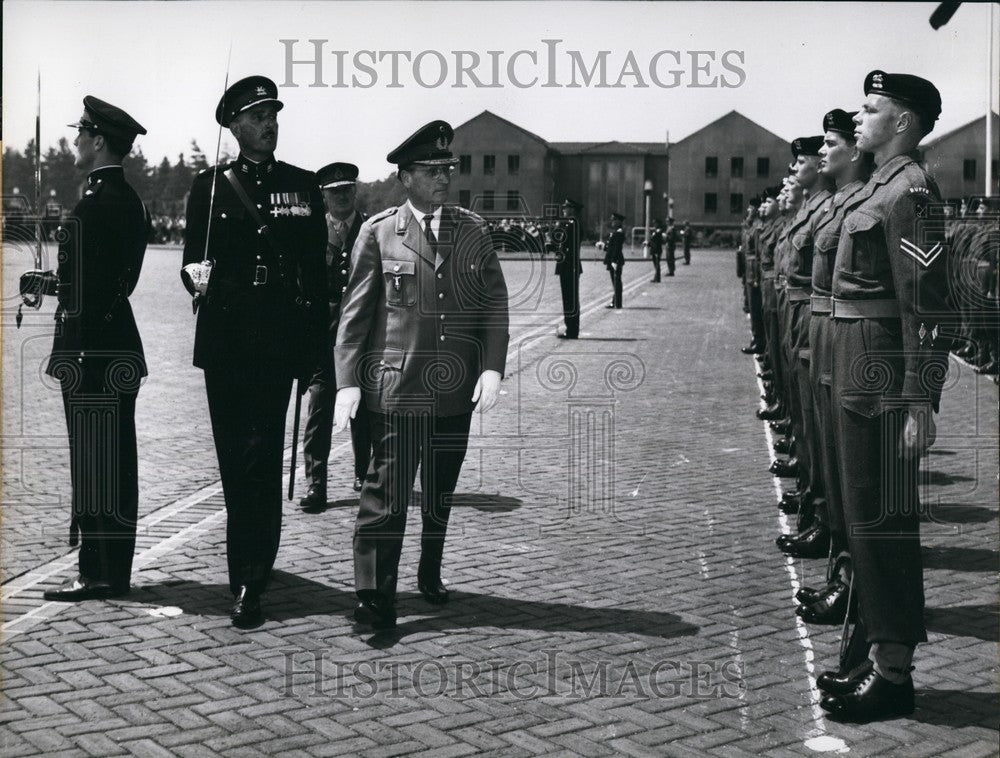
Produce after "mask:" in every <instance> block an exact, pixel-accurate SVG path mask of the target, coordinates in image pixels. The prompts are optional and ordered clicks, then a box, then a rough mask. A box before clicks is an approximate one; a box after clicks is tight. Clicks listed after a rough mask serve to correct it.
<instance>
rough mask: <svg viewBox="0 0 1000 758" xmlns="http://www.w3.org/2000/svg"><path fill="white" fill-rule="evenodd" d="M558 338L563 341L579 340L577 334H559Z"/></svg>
mask: <svg viewBox="0 0 1000 758" xmlns="http://www.w3.org/2000/svg"><path fill="white" fill-rule="evenodd" d="M556 337H557V338H558V339H561V340H575V339H576V338H577V337H576V335H575V334H560V333H557V334H556Z"/></svg>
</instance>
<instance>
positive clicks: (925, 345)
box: [821, 71, 949, 722]
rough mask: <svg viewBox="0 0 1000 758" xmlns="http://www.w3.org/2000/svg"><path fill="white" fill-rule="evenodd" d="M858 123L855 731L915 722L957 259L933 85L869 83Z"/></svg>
mask: <svg viewBox="0 0 1000 758" xmlns="http://www.w3.org/2000/svg"><path fill="white" fill-rule="evenodd" d="M864 92H865V95H866V98H865V101H864V104H863V105H862V109H861V111H860V112H859V113H858V115H856V116H855V117H854V122H855V124H857V129H856V130H855V134H856V135H857V148H858V150H861V151H865V152H870V153H872V154H873V155H874V158H875V171H874V173H873V174H872V176H871V178H870V179H869V181H868V183H867V184H866V185H865V186H864V188H863V189H862V190H861V191H860V192H859V193H858V194H857V195H855V196H854V197H853V198H852V199H851V201H850V204H849V205H848V206H847V208H846V215H845V218H844V227H843V231H842V232H841V235H840V240H839V243H838V247H837V256H836V262H835V264H834V271H833V313H832V318H833V369H832V380H833V381H832V394H833V399H832V404H833V422H834V423H835V424H836V425H837V427H838V430H839V432H840V433H839V435H838V437H837V441H836V444H837V456H838V460H839V463H840V466H841V482H840V483H841V497H842V499H843V507H844V520H845V523H846V530H847V539H848V547H849V550H850V554H851V558H852V561H853V564H854V585H855V592H856V593H857V595H858V600H859V616H860V620H861V623H863V624H864V626H865V629H866V630H867V633H868V642H870V643H871V645H872V648H871V652H870V653H869V660H870V662H871V667H870V668H865V669H862V671H861V672H860V673H859V674H858V675H857V677H856V678H854V679H852V680H851V681H850V682H848V683H847V686H846V687H845V689H847V690H848V691H847V692H846V694H831V695H827V696H826V697H825V698H824V699H823V700H822V702H821V705H822V707H823V708H824V710H826V711H828V712H829V713H830V714H831V715H833V716H835V717H837V718H840V719H842V720H846V721H859V722H861V721H871V720H876V719H882V718H891V717H894V716H900V715H905V714H908V713H911V712H912V711H913V708H914V694H913V680H912V679H911V677H910V671H911V670H912V665H911V663H912V660H913V652H914V648H915V647H916V645H917V643H920V642H924V641H926V640H927V631H926V628H925V626H924V585H923V567H922V563H921V554H920V515H919V509H918V497H917V496H918V492H917V471H918V464H919V459H920V456H921V455H923V454H924V452H925V451H926V450H927V448H928V447H929V446H930V445H931V444H933V442H934V436H935V428H934V421H933V413H934V412H935V411H937V409H938V401H939V398H940V395H941V388H942V385H943V383H944V379H945V376H946V374H947V370H948V359H947V356H948V352H947V351H948V347H949V346H948V345H947V344H945V343H947V342H948V340H946V339H945V338H943V337H942V336H940V335H939V325H940V324H941V322H942V321H943V319H944V318H946V314H947V313H948V309H947V307H946V305H945V303H946V295H947V287H948V281H947V271H948V254H947V249H946V247H945V245H944V242H943V231H944V230H943V229H941V228H940V226H941V225H940V224H937V223H932V224H926V225H925V224H924V223H922V218H923V217H924V216H925V215H926V214H927V209H928V206H929V205H931V204H934V203H938V202H940V197H939V194H938V189H937V185H936V184H935V183H934V180H933V179H931V177H930V176H928V175H927V173H926V172H925V171H924V169H923V168H922V167H921V165H920V163H919V159H918V154H917V152H916V148H917V145H918V144H919V143H920V141H921V140H922V139H923V138H924V137H925V136H926V135H927V134H929V133H930V131H931V130H932V129H933V127H934V122H935V121H936V120H937V118H938V116H939V115H940V113H941V95H940V94H939V92H938V90H937V88H936V87H935V86H934V85H933V84H931V83H930V82H929V81H927V80H926V79H921V78H920V77H917V76H911V75H908V74H887V73H885V72H884V71H872V72H871V73H870V74H868V76H867V77H866V78H865V82H864Z"/></svg>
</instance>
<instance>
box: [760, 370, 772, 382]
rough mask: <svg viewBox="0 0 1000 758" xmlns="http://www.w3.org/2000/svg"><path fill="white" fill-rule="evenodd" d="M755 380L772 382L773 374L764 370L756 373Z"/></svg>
mask: <svg viewBox="0 0 1000 758" xmlns="http://www.w3.org/2000/svg"><path fill="white" fill-rule="evenodd" d="M757 378H758V379H762V380H763V381H765V382H773V381H774V372H773V371H772V370H771V369H769V368H766V369H764V370H763V371H758V372H757Z"/></svg>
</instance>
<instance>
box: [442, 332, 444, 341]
mask: <svg viewBox="0 0 1000 758" xmlns="http://www.w3.org/2000/svg"><path fill="white" fill-rule="evenodd" d="M441 341H442V342H444V335H443V334H442V335H441Z"/></svg>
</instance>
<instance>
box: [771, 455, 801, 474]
mask: <svg viewBox="0 0 1000 758" xmlns="http://www.w3.org/2000/svg"><path fill="white" fill-rule="evenodd" d="M767 470H768V471H770V472H771V473H772V474H774V475H775V476H779V477H782V478H792V477H796V476H798V475H799V459H798V458H795V457H794V456H793V457H791V458H789V459H788V460H787V461H782V460H776V461H775V462H774V463H772V464H771V465H770V466H768V468H767Z"/></svg>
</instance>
